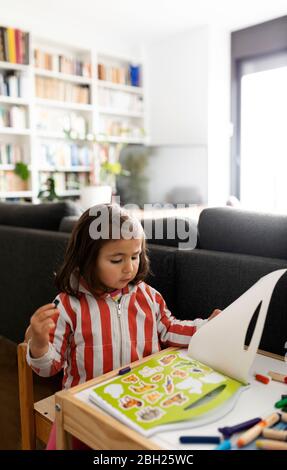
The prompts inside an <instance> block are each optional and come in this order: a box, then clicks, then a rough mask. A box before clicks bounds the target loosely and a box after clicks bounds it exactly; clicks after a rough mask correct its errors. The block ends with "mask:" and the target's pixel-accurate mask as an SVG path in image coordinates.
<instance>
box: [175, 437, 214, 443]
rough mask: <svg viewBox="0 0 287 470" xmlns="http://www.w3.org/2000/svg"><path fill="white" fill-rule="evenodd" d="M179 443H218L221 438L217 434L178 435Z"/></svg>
mask: <svg viewBox="0 0 287 470" xmlns="http://www.w3.org/2000/svg"><path fill="white" fill-rule="evenodd" d="M179 442H180V443H181V444H219V443H220V442H221V438H220V437H219V436H180V438H179Z"/></svg>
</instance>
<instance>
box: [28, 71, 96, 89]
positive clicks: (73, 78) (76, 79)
mask: <svg viewBox="0 0 287 470" xmlns="http://www.w3.org/2000/svg"><path fill="white" fill-rule="evenodd" d="M34 73H35V75H38V76H39V77H50V78H56V79H57V80H62V81H65V82H71V83H79V84H81V85H91V84H92V82H93V80H92V79H91V78H88V77H82V76H79V75H72V74H66V73H61V72H53V71H51V70H45V69H38V68H37V67H35V68H34Z"/></svg>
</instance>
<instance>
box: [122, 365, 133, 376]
mask: <svg viewBox="0 0 287 470" xmlns="http://www.w3.org/2000/svg"><path fill="white" fill-rule="evenodd" d="M130 371H131V368H130V367H129V366H128V367H124V368H123V369H120V370H119V375H124V374H127V373H128V372H130Z"/></svg>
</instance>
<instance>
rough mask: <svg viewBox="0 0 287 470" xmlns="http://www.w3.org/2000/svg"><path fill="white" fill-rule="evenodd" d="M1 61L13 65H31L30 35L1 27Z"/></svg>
mask: <svg viewBox="0 0 287 470" xmlns="http://www.w3.org/2000/svg"><path fill="white" fill-rule="evenodd" d="M0 60H1V61H5V62H10V63H13V64H26V65H27V64H29V33H27V32H24V31H22V30H20V29H15V28H5V27H3V26H1V27H0Z"/></svg>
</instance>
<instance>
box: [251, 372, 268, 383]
mask: <svg viewBox="0 0 287 470" xmlns="http://www.w3.org/2000/svg"><path fill="white" fill-rule="evenodd" d="M254 377H255V379H256V380H258V382H262V383H263V384H269V382H270V379H269V377H266V376H265V375H261V374H255V376H254Z"/></svg>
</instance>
